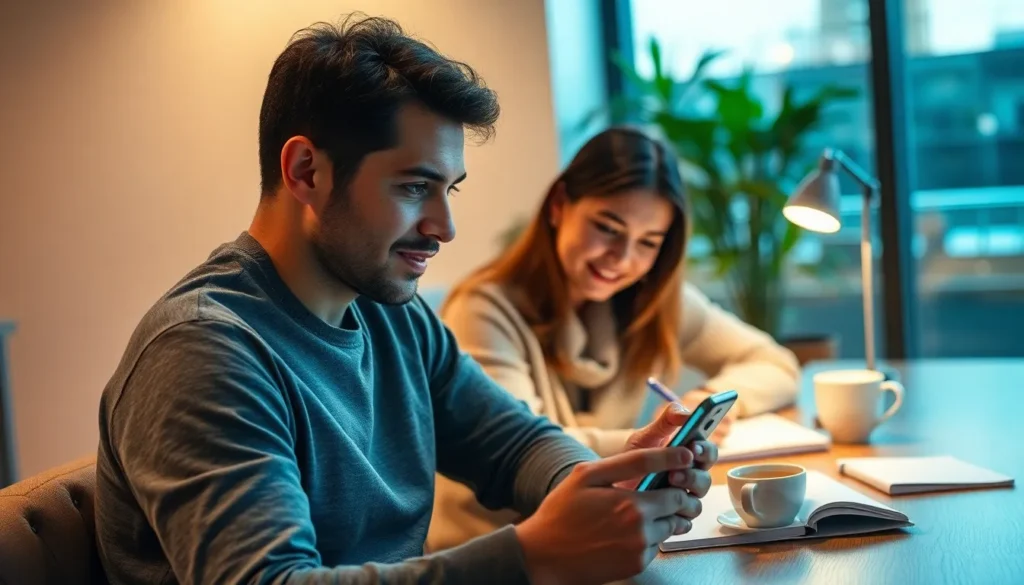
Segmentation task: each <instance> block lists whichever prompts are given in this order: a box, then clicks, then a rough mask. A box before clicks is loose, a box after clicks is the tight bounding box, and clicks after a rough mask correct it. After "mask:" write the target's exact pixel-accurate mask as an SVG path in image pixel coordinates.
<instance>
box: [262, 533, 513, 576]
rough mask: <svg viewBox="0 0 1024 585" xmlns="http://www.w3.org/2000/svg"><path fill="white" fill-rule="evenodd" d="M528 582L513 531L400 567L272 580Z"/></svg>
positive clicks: (325, 571)
mask: <svg viewBox="0 0 1024 585" xmlns="http://www.w3.org/2000/svg"><path fill="white" fill-rule="evenodd" d="M529 582H530V581H529V578H528V576H527V572H526V562H525V560H524V557H523V551H522V547H521V546H520V544H519V539H518V538H516V533H515V529H514V528H513V527H512V526H506V527H504V528H502V529H500V530H498V531H496V532H492V533H491V534H488V535H486V536H481V537H479V538H476V539H473V540H471V541H469V542H467V543H465V544H463V545H461V546H458V547H455V548H452V549H448V550H446V551H442V552H439V553H436V554H432V555H428V556H426V557H422V558H416V559H409V560H407V561H404V562H401V563H395V564H389V565H384V564H378V563H367V564H365V565H362V566H353V567H335V568H317V569H308V570H299V571H294V572H291V573H289V574H287V575H282V576H281V578H279V579H275V580H273V581H272V583H275V584H280V585H327V584H330V585H378V584H381V583H395V584H402V583H409V584H413V583H444V584H445V585H448V584H454V585H460V584H463V583H465V584H467V585H468V584H476V583H494V584H496V585H528V584H529Z"/></svg>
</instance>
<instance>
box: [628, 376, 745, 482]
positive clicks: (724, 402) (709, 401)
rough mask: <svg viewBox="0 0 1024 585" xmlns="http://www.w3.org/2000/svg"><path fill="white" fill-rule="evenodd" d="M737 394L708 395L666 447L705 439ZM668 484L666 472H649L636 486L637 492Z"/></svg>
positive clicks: (723, 415)
mask: <svg viewBox="0 0 1024 585" xmlns="http://www.w3.org/2000/svg"><path fill="white" fill-rule="evenodd" d="M738 397H739V395H738V394H737V393H736V391H734V390H726V391H725V392H719V393H717V394H714V395H711V396H708V397H707V398H705V399H704V401H703V402H701V403H700V405H699V406H697V408H696V409H695V410H694V411H693V414H691V415H690V417H689V418H687V419H686V423H685V424H683V426H682V427H681V428H680V429H679V432H677V433H676V434H675V436H673V437H672V440H670V441H669V442H668V444H667V445H666V446H667V447H680V446H684V445H688V444H690V443H692V442H693V441H697V440H699V439H706V438H707V437H709V436H711V433H713V432H714V431H715V427H717V426H718V423H719V422H721V420H722V418H723V417H725V413H726V412H728V411H729V409H730V408H732V405H733V404H735V403H736V399H737V398H738ZM667 486H668V474H667V473H665V472H664V471H662V472H660V473H650V474H648V475H647V476H645V477H644V478H643V479H642V480H640V483H639V485H637V487H636V491H638V492H646V491H650V490H656V489H661V488H664V487H667Z"/></svg>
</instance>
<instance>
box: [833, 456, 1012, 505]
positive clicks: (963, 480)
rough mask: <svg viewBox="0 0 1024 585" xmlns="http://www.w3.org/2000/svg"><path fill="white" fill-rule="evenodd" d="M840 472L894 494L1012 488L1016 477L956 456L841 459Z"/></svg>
mask: <svg viewBox="0 0 1024 585" xmlns="http://www.w3.org/2000/svg"><path fill="white" fill-rule="evenodd" d="M838 463H839V473H842V474H843V475H847V476H850V477H852V478H854V479H857V480H859V481H862V482H864V483H866V484H868V485H870V486H871V487H873V488H875V489H877V490H879V491H882V492H885V493H887V494H890V495H894V496H896V495H902V494H918V493H923V492H937V491H945V490H962V489H978V488H994V487H1010V486H1012V485H1013V478H1012V477H1008V476H1006V475H1002V474H1000V473H996V472H994V471H991V470H988V469H985V468H983V467H978V466H977V465H971V464H970V463H967V462H966V461H961V460H959V459H957V458H955V457H856V458H850V459H840V460H839V461H838Z"/></svg>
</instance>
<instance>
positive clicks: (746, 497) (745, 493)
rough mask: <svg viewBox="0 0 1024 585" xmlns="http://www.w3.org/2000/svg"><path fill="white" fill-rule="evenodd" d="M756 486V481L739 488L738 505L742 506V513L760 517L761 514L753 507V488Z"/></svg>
mask: <svg viewBox="0 0 1024 585" xmlns="http://www.w3.org/2000/svg"><path fill="white" fill-rule="evenodd" d="M756 488H757V484H756V483H748V484H746V485H744V486H743V487H742V488H740V505H741V506H743V512H744V513H746V514H750V515H751V516H753V517H754V518H760V517H761V515H760V514H758V513H757V510H755V509H754V490H755V489H756Z"/></svg>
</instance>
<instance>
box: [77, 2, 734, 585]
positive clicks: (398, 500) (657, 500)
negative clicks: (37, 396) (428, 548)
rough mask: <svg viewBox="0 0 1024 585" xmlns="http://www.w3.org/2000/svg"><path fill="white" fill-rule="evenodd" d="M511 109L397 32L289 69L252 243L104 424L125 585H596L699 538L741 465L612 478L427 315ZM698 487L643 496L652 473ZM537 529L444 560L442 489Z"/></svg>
mask: <svg viewBox="0 0 1024 585" xmlns="http://www.w3.org/2000/svg"><path fill="white" fill-rule="evenodd" d="M497 115H498V105H497V101H496V98H495V95H494V93H493V92H491V91H490V90H488V89H487V88H486V87H484V85H483V84H482V82H481V81H480V80H479V79H478V78H477V76H476V75H475V73H473V72H472V70H470V69H469V68H468V67H466V66H464V65H461V64H459V63H456V62H453V61H450V60H448V59H446V58H444V57H443V56H441V55H439V54H438V53H437V52H435V51H434V50H432V49H430V48H428V47H427V46H426V45H424V44H422V43H419V42H417V41H414V40H412V39H410V38H409V37H407V36H405V35H404V34H403V33H402V31H401V29H400V28H399V27H398V25H396V24H395V23H393V22H391V21H387V20H383V19H364V20H361V21H353V20H350V21H348V22H347V23H346V24H344V25H343V26H341V27H337V28H336V27H331V26H327V25H318V26H316V27H313V28H311V29H309V30H306V31H304V32H302V33H301V34H300V35H298V36H297V37H296V38H295V39H294V40H293V41H292V43H291V44H290V45H289V46H288V47H287V48H286V50H285V51H284V52H283V53H282V54H281V55H280V56H279V58H278V59H277V61H276V62H275V64H274V66H273V68H272V70H271V73H270V77H269V80H268V84H267V89H266V93H265V95H264V101H263V107H262V110H261V113H260V138H259V140H260V147H259V155H260V167H261V174H262V187H263V189H262V190H263V193H262V196H261V198H260V202H259V205H258V207H257V211H256V214H255V217H254V219H253V221H252V224H251V226H250V228H249V230H248V231H247V232H246V233H243V234H242V235H241V236H239V237H238V239H236V240H235V241H234V242H231V243H228V244H225V245H223V246H221V247H219V248H218V249H216V250H215V251H214V252H213V253H212V254H211V256H210V257H209V258H208V259H207V261H206V262H204V263H203V264H202V265H200V266H199V267H197V268H196V269H194V270H193V271H192V272H191V273H189V274H188V275H187V276H185V277H184V278H183V279H182V280H181V281H180V282H179V283H178V284H177V285H176V286H174V287H173V288H172V289H171V290H170V291H169V292H168V293H167V294H166V295H165V296H163V297H162V298H161V299H160V300H159V301H158V302H157V303H156V305H155V306H154V307H153V308H152V309H151V310H150V311H149V312H148V313H147V315H146V316H145V317H144V318H143V320H142V322H141V323H140V325H139V326H138V328H137V330H136V331H135V333H134V335H133V336H132V339H131V341H130V342H129V345H128V348H127V350H126V352H125V355H124V357H123V359H122V361H121V363H120V365H119V367H118V369H117V371H116V372H115V373H114V375H113V377H112V379H111V381H110V383H109V384H108V386H107V387H106V389H105V391H104V393H103V398H102V401H101V414H100V433H101V440H100V446H99V455H98V465H97V481H98V491H97V534H98V536H97V538H98V547H99V550H100V554H101V557H102V560H103V563H104V567H105V569H106V571H107V572H108V574H109V578H110V581H111V582H112V583H114V584H119V583H173V582H178V583H295V584H305V583H377V582H388V583H396V582H417V583H422V582H445V583H525V582H534V583H570V582H571V583H597V582H604V581H607V580H612V579H617V578H622V577H626V576H628V575H632V574H634V573H637V572H639V571H640V570H642V568H643V567H644V566H645V565H646V564H647V563H648V562H649V561H650V559H651V558H652V557H653V555H654V553H655V552H656V550H657V549H656V545H657V544H658V543H659V542H660V541H662V540H664V539H665V538H667V537H668V536H669V535H671V534H673V533H680V532H684V531H686V530H689V528H690V519H692V518H693V517H695V516H696V515H697V514H699V513H700V502H699V499H698V498H699V497H700V496H703V495H704V494H706V492H707V489H708V487H709V484H710V480H709V476H708V473H707V471H706V468H707V467H709V466H710V465H711V464H713V463H714V461H715V458H716V451H715V449H714V446H712V445H710V444H705V443H700V444H697V445H694V446H692V449H689V450H688V449H683V448H678V449H660V448H654V447H656V446H658V445H660V444H661V443H662V441H663V440H664V439H665V437H666V436H668V435H669V434H671V433H672V431H673V430H674V429H675V427H677V426H678V425H680V424H681V423H682V422H683V420H684V413H683V412H682V411H681V410H679V409H673V410H671V411H670V412H669V413H668V414H666V415H665V416H663V417H662V418H661V419H659V422H658V423H656V424H655V425H653V426H652V427H650V428H648V429H645V430H644V431H641V432H639V433H638V434H637V435H636V436H634V437H633V439H632V440H633V444H632V446H633V447H635V449H633V450H632V451H630V452H627V453H626V454H624V455H622V456H620V457H615V458H609V459H606V460H602V461H597V460H596V457H595V455H594V454H593V453H592V452H590V451H588V450H586V449H585V448H583V447H582V446H581V445H579V444H578V443H576V442H574V441H573V440H572V439H570V438H568V437H567V436H566V435H564V434H563V433H562V432H561V431H560V430H559V429H557V428H556V427H554V426H552V425H551V424H550V423H548V422H547V421H546V420H545V419H542V418H537V417H534V416H532V415H531V414H529V412H528V410H527V409H526V408H525V406H524V405H522V404H519V403H517V402H515V401H513V400H512V399H510V398H509V397H508V395H507V393H505V392H504V391H502V390H501V389H500V388H497V387H495V386H494V384H493V382H491V381H490V380H489V379H488V378H487V377H486V376H485V375H484V374H483V373H482V371H481V370H480V368H479V367H478V366H477V365H476V364H475V363H474V362H472V360H470V359H469V358H467V357H465V356H462V355H460V354H459V352H458V350H457V348H456V347H455V343H454V342H453V340H452V338H451V336H450V334H449V333H448V332H447V330H446V329H445V328H444V327H443V325H441V324H440V322H439V320H438V319H437V318H436V317H435V316H434V315H433V314H432V313H431V311H430V309H429V308H427V307H426V306H425V305H424V303H423V301H422V300H420V299H419V298H418V297H417V296H416V294H415V293H416V281H417V279H418V278H419V276H420V275H421V274H423V271H424V270H425V269H426V266H427V263H428V261H429V258H430V257H431V256H433V255H434V254H435V253H436V252H437V251H438V249H439V246H440V244H442V243H446V242H449V241H451V240H452V238H453V237H454V235H455V229H454V226H453V225H452V219H451V213H450V209H449V206H448V205H449V204H448V197H449V195H450V192H451V191H454V190H456V189H457V187H456V184H457V183H459V181H461V180H462V179H463V178H464V177H465V169H464V167H463V137H464V131H465V130H466V129H469V130H473V131H476V132H477V133H483V134H484V135H486V134H487V133H488V132H489V131H490V129H491V128H492V125H493V123H494V122H495V120H496V118H497ZM660 470H669V471H671V477H672V482H673V484H674V485H675V486H677V487H673V488H669V489H665V490H660V491H658V492H654V493H643V494H638V493H636V492H634V491H632V490H631V489H629V488H631V487H632V486H633V485H635V483H636V480H637V479H638V478H639V477H641V476H642V475H643V474H645V473H648V472H652V471H660ZM435 471H440V472H441V473H444V474H446V475H448V476H450V477H453V478H456V479H458V480H459V481H463V482H465V483H467V484H468V485H470V486H472V487H473V489H474V491H475V493H476V494H477V497H478V498H479V499H480V501H481V502H482V503H484V504H485V505H487V506H490V507H494V508H502V507H512V508H514V509H516V510H518V511H519V512H521V513H522V514H524V515H526V516H529V517H528V518H527V519H526V520H525V521H523V522H522V523H521V524H519V525H517V526H515V527H512V526H509V527H506V528H504V529H502V530H499V531H498V532H495V533H493V534H490V535H488V536H485V537H482V538H479V539H477V540H475V541H472V542H469V543H467V544H466V545H464V546H462V547H458V548H455V549H452V550H448V551H444V552H441V553H437V554H434V555H426V556H421V555H422V554H423V542H424V538H425V535H426V531H427V526H428V524H429V521H430V515H431V505H432V498H433V491H432V490H433V481H434V480H433V478H434V473H435Z"/></svg>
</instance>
